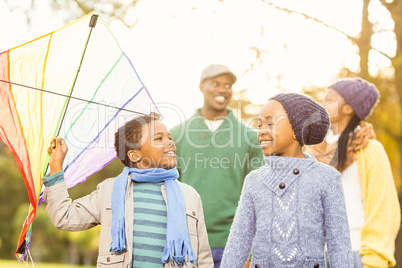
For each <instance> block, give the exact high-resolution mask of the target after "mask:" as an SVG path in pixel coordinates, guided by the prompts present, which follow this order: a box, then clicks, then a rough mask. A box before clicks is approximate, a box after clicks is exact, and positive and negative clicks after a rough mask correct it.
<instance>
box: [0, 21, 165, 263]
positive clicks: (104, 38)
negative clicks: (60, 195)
mask: <svg viewBox="0 0 402 268" xmlns="http://www.w3.org/2000/svg"><path fill="white" fill-rule="evenodd" d="M152 112H156V113H159V112H158V110H157V108H156V107H155V104H154V102H153V100H152V98H151V96H150V95H149V92H148V90H147V89H146V88H145V86H144V84H143V83H142V82H141V80H140V78H139V76H138V74H137V72H136V70H135V69H134V66H133V65H132V63H131V61H130V60H129V59H128V57H127V56H126V54H124V52H123V51H122V50H121V48H120V46H119V44H118V43H117V41H116V39H115V38H114V36H113V34H112V33H111V32H110V30H109V29H108V27H107V26H106V25H105V23H104V22H103V21H102V19H101V18H100V17H99V15H93V14H90V15H87V16H85V17H83V18H81V19H79V20H77V21H74V22H73V23H71V24H68V25H67V26H65V27H63V28H61V29H60V30H57V31H54V32H51V33H49V34H47V35H44V36H42V37H39V38H37V39H35V40H32V41H30V42H28V43H26V44H23V45H21V46H18V47H15V48H13V49H10V50H8V51H5V52H2V53H0V139H1V140H2V141H3V142H4V143H5V144H6V145H7V146H8V148H9V149H10V150H11V151H12V153H13V155H14V158H15V160H16V162H17V165H18V168H19V170H20V172H21V174H22V177H23V179H24V181H25V185H26V187H27V189H28V195H29V200H30V211H29V214H28V216H27V218H26V220H25V223H24V225H23V229H22V232H21V235H20V239H19V241H18V248H17V252H16V254H17V257H18V259H19V260H21V259H22V258H23V257H24V256H26V254H27V252H28V248H29V244H30V237H31V225H32V222H33V220H34V218H35V215H36V208H37V206H38V205H39V203H40V197H41V192H42V181H41V178H42V177H43V176H44V175H45V174H46V173H47V172H48V171H47V168H48V154H47V147H48V146H49V144H50V141H51V139H52V137H53V136H61V137H63V138H64V139H65V141H66V143H67V145H68V147H69V151H68V154H67V156H66V159H65V162H64V164H65V166H64V172H65V181H66V183H67V187H69V188H70V187H73V186H75V185H77V184H78V183H81V182H83V181H85V180H86V178H87V177H88V176H90V175H91V174H93V173H95V172H97V171H98V170H100V169H102V168H103V167H104V166H105V165H107V164H108V163H109V162H110V161H112V160H113V159H115V158H116V154H115V152H114V147H113V140H114V133H115V132H116V130H117V128H118V127H119V126H121V125H122V124H123V123H124V122H125V121H127V120H129V119H130V118H132V117H135V116H138V114H150V113H152Z"/></svg>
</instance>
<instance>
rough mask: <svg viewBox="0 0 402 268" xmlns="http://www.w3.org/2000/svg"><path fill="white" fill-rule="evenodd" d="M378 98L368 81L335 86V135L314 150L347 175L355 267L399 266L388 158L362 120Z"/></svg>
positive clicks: (329, 96)
mask: <svg viewBox="0 0 402 268" xmlns="http://www.w3.org/2000/svg"><path fill="white" fill-rule="evenodd" d="M378 99H379V92H378V90H377V88H376V87H375V86H374V85H373V84H371V83H369V82H367V81H365V80H363V79H360V78H348V79H341V80H338V81H337V82H335V83H334V84H333V85H331V86H330V87H329V88H328V90H327V93H326V96H325V104H326V105H325V108H326V109H327V111H328V113H329V116H330V121H331V132H330V134H329V135H328V137H327V139H326V140H327V141H326V142H324V143H322V144H320V145H319V146H315V147H314V146H313V147H311V148H309V152H310V153H311V154H313V155H314V156H316V157H317V159H319V160H320V161H322V162H324V163H327V164H330V165H332V166H334V167H335V168H336V169H338V170H339V171H340V172H341V174H342V184H343V189H344V193H345V201H346V210H347V214H348V222H349V228H350V235H351V241H352V249H353V252H354V265H355V266H354V267H378V268H386V267H391V266H394V265H395V258H394V251H395V238H396V235H397V233H398V230H399V226H400V219H401V215H400V207H399V202H398V197H397V192H396V189H395V184H394V180H393V177H392V172H391V166H390V163H389V160H388V157H387V154H386V152H385V150H384V148H383V146H382V145H381V143H380V142H378V141H377V140H375V139H374V138H375V135H374V134H373V131H372V129H370V125H368V124H367V123H365V122H364V121H363V120H365V119H366V118H367V117H368V116H369V115H370V114H371V113H372V111H373V109H374V107H375V105H376V104H377V102H378ZM331 140H332V141H331Z"/></svg>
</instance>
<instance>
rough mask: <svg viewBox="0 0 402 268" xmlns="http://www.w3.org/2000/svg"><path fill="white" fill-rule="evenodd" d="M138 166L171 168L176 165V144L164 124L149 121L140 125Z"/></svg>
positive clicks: (157, 121)
mask: <svg viewBox="0 0 402 268" xmlns="http://www.w3.org/2000/svg"><path fill="white" fill-rule="evenodd" d="M141 145H142V146H141V148H140V149H139V150H138V153H139V154H140V157H141V158H140V162H138V167H139V168H143V169H146V168H165V169H169V168H173V167H175V166H176V164H177V161H176V146H175V144H174V143H173V140H172V137H171V136H170V133H169V131H168V130H167V128H166V126H165V124H163V123H162V122H160V121H159V120H155V121H151V122H150V123H149V124H146V125H144V126H143V127H142V138H141Z"/></svg>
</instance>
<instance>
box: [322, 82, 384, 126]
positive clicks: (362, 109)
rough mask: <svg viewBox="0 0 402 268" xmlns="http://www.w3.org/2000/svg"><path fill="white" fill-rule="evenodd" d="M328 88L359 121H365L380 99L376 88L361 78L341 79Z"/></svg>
mask: <svg viewBox="0 0 402 268" xmlns="http://www.w3.org/2000/svg"><path fill="white" fill-rule="evenodd" d="M329 88H332V89H334V90H335V91H336V92H338V93H339V95H341V96H342V98H343V99H344V100H345V101H346V102H347V103H348V104H349V105H350V106H351V107H352V109H353V110H354V111H355V113H356V115H357V117H358V118H359V119H360V120H364V119H366V118H367V117H368V116H369V115H370V114H371V113H372V112H373V110H374V107H375V106H376V104H377V103H378V100H379V97H380V93H379V91H378V89H377V88H376V86H375V85H374V84H372V83H369V82H367V81H366V80H364V79H361V78H345V79H341V80H338V81H337V82H335V83H334V84H333V85H331V86H329Z"/></svg>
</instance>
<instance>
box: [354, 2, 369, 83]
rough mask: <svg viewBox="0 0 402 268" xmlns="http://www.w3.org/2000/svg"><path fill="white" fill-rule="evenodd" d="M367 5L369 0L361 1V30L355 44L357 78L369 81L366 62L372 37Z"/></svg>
mask: <svg viewBox="0 0 402 268" xmlns="http://www.w3.org/2000/svg"><path fill="white" fill-rule="evenodd" d="M369 4H370V0H363V10H362V30H361V32H360V37H359V38H358V39H357V40H356V44H357V46H358V47H359V56H360V73H359V76H360V77H362V78H364V79H366V80H370V79H369V78H370V76H369V72H368V61H369V52H370V49H371V36H372V35H373V25H372V24H371V22H370V21H369V19H368V16H369V14H368V6H369Z"/></svg>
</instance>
